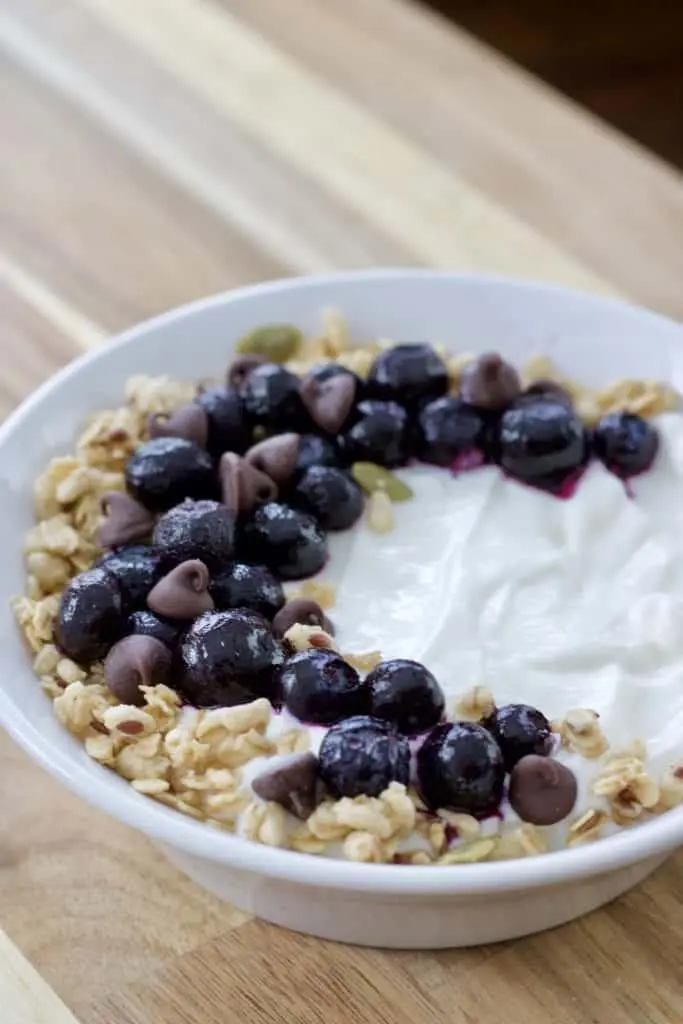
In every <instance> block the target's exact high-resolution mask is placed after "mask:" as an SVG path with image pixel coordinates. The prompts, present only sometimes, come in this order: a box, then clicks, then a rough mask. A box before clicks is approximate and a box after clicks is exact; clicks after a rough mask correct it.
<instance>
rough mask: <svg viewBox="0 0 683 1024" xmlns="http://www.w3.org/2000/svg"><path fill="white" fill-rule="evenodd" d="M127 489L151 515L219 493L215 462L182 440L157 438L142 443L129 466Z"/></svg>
mask: <svg viewBox="0 0 683 1024" xmlns="http://www.w3.org/2000/svg"><path fill="white" fill-rule="evenodd" d="M126 486H127V487H128V490H129V492H130V494H131V495H132V496H133V497H134V498H135V499H136V500H137V501H139V502H140V503H141V504H142V505H144V506H145V508H148V509H149V510H150V512H165V511H166V509H169V508H172V507H173V506H174V505H178V504H179V503H180V502H181V501H184V500H185V498H196V499H200V498H215V497H217V494H218V481H217V478H216V472H215V468H214V464H213V459H212V458H211V456H210V455H209V454H208V452H206V451H204V449H203V448H200V447H199V445H196V444H194V442H192V441H186V440H184V439H183V438H181V437H155V438H153V439H152V440H151V441H145V442H144V444H141V445H140V447H139V448H138V449H137V450H136V451H135V452H133V454H132V455H131V457H130V458H129V460H128V462H127V464H126Z"/></svg>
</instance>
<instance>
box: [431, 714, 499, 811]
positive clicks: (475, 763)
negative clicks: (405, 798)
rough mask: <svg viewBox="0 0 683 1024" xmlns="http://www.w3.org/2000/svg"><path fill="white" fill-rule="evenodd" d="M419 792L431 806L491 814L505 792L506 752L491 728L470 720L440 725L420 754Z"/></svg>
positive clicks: (432, 732)
mask: <svg viewBox="0 0 683 1024" xmlns="http://www.w3.org/2000/svg"><path fill="white" fill-rule="evenodd" d="M417 771H418V780H419V786H420V792H421V794H422V797H423V799H424V800H425V802H426V804H427V806H428V807H430V808H432V810H437V809H438V808H439V807H446V808H448V809H449V810H451V811H462V812H463V813H465V814H473V815H475V816H476V817H485V816H486V815H488V814H492V813H493V812H494V811H495V810H496V809H497V808H498V805H499V804H500V801H501V798H502V796H503V782H504V779H505V767H504V765H503V755H502V753H501V751H500V748H499V746H498V744H497V743H496V741H495V740H494V738H493V736H492V735H491V733H490V732H489V731H488V729H485V728H484V727H483V726H481V725H473V724H472V723H471V722H455V723H452V724H451V723H446V724H444V725H437V727H436V728H435V729H433V730H432V731H431V733H430V734H429V736H427V739H426V740H425V741H424V743H423V744H422V746H421V747H420V749H419V751H418V755H417Z"/></svg>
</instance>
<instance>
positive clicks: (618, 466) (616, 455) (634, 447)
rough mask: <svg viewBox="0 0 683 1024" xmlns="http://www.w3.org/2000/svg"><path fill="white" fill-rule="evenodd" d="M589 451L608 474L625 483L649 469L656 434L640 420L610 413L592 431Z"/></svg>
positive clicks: (652, 460)
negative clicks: (590, 450)
mask: <svg viewBox="0 0 683 1024" xmlns="http://www.w3.org/2000/svg"><path fill="white" fill-rule="evenodd" d="M593 449H594V451H595V454H596V455H597V456H598V458H599V459H600V460H601V462H603V463H604V464H605V466H606V467H607V469H609V470H610V472H611V473H614V474H616V476H618V477H621V478H622V479H625V478H626V477H629V476H635V475H636V473H642V472H644V470H646V469H649V468H650V466H651V465H652V463H653V462H654V460H655V458H656V457H657V452H658V451H659V434H658V433H657V430H656V429H655V427H653V425H652V424H651V423H648V421H647V420H645V419H643V418H642V416H637V415H636V414H635V413H630V412H613V413H610V414H609V415H608V416H604V417H603V418H602V419H601V420H600V422H599V423H598V425H597V427H596V428H595V430H594V432H593Z"/></svg>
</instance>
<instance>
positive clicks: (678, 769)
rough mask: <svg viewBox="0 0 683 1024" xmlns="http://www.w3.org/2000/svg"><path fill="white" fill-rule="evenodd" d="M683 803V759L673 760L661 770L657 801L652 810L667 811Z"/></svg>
mask: <svg viewBox="0 0 683 1024" xmlns="http://www.w3.org/2000/svg"><path fill="white" fill-rule="evenodd" d="M682 803H683V760H679V761H674V762H673V764H670V765H668V766H667V767H666V768H665V769H664V771H663V772H662V776H661V778H660V780H659V802H658V803H657V805H656V806H655V807H654V808H653V810H655V811H658V812H661V811H669V810H671V808H672V807H677V806H678V805H679V804H682Z"/></svg>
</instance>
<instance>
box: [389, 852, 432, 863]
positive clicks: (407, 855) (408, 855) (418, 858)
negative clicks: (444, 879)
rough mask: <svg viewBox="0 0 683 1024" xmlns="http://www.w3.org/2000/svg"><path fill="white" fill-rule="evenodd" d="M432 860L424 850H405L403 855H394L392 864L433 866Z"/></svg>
mask: <svg viewBox="0 0 683 1024" xmlns="http://www.w3.org/2000/svg"><path fill="white" fill-rule="evenodd" d="M433 863H434V858H433V857H430V855H429V854H428V853H427V851H426V850H405V851H404V852H403V853H395V854H394V864H413V865H416V866H418V865H419V866H421V865H423V864H433Z"/></svg>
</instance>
